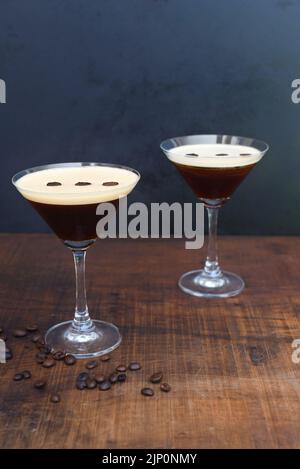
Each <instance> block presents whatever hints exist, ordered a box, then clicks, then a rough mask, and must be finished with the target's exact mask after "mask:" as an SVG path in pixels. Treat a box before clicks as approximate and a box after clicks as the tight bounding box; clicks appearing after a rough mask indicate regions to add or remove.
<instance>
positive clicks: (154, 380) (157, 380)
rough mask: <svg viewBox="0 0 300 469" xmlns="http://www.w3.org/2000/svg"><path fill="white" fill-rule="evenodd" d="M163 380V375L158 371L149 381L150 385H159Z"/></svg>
mask: <svg viewBox="0 0 300 469" xmlns="http://www.w3.org/2000/svg"><path fill="white" fill-rule="evenodd" d="M162 378H163V374H162V372H161V371H158V372H157V373H153V375H151V376H150V378H149V379H150V381H151V383H154V384H156V383H160V382H161V380H162Z"/></svg>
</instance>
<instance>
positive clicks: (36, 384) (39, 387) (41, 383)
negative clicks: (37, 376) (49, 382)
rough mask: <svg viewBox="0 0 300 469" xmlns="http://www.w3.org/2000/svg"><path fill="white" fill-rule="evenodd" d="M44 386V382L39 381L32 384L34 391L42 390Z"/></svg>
mask: <svg viewBox="0 0 300 469" xmlns="http://www.w3.org/2000/svg"><path fill="white" fill-rule="evenodd" d="M45 386H46V381H43V380H40V381H36V382H35V383H34V387H35V388H36V389H43V388H44V387H45Z"/></svg>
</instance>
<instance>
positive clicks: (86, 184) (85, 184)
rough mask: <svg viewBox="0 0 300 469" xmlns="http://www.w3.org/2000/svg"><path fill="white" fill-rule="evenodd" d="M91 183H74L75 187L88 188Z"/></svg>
mask: <svg viewBox="0 0 300 469" xmlns="http://www.w3.org/2000/svg"><path fill="white" fill-rule="evenodd" d="M91 184H92V183H91V182H81V181H79V182H76V184H75V186H90V185H91Z"/></svg>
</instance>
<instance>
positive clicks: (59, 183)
mask: <svg viewBox="0 0 300 469" xmlns="http://www.w3.org/2000/svg"><path fill="white" fill-rule="evenodd" d="M61 185H62V184H61V182H57V181H53V182H47V186H49V187H55V186H61Z"/></svg>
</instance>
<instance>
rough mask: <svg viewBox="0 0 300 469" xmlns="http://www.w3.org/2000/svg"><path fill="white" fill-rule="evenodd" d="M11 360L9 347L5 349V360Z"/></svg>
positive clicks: (11, 355)
mask: <svg viewBox="0 0 300 469" xmlns="http://www.w3.org/2000/svg"><path fill="white" fill-rule="evenodd" d="M12 358H13V353H12V350H11V349H10V348H9V347H6V349H5V360H11V359H12Z"/></svg>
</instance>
